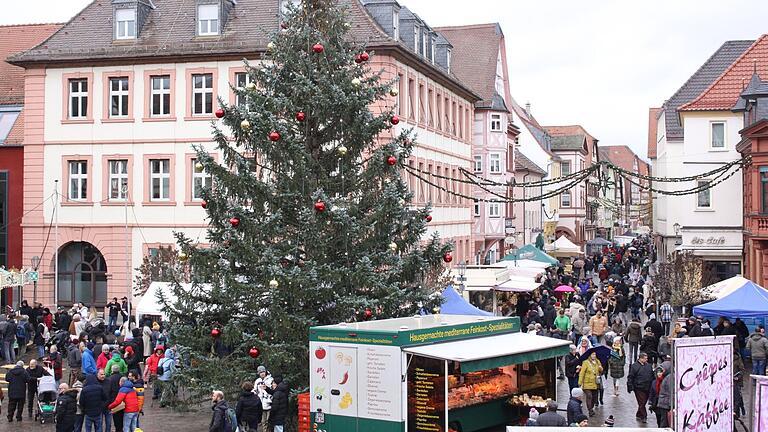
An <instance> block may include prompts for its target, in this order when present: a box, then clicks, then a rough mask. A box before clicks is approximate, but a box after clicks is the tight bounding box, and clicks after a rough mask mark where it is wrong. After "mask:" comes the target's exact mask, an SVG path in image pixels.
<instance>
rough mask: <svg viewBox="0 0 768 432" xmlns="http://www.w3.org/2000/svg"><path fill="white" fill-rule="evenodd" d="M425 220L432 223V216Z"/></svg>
mask: <svg viewBox="0 0 768 432" xmlns="http://www.w3.org/2000/svg"><path fill="white" fill-rule="evenodd" d="M424 220H425V221H427V223H429V222H432V215H427V217H425V218H424Z"/></svg>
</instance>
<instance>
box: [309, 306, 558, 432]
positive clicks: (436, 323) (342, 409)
mask: <svg viewBox="0 0 768 432" xmlns="http://www.w3.org/2000/svg"><path fill="white" fill-rule="evenodd" d="M568 344H569V342H568V341H563V340H559V339H553V338H547V337H542V336H536V335H531V334H526V333H521V332H520V320H519V319H518V318H501V317H477V316H464V315H432V316H425V317H411V318H398V319H391V320H381V321H371V322H364V323H354V324H339V325H334V326H323V327H313V328H312V329H310V411H311V415H310V418H311V421H312V423H313V430H323V431H326V432H336V431H338V432H341V431H344V432H354V431H361V432H362V431H366V432H367V431H372V432H377V431H391V432H403V431H408V432H448V431H459V432H473V431H479V430H483V429H486V428H489V427H494V426H506V425H512V424H519V422H520V420H521V419H523V418H524V417H525V416H527V414H528V412H529V411H530V408H531V407H535V408H537V409H540V410H542V411H543V410H544V408H545V405H546V400H547V399H554V398H555V395H556V385H557V380H556V379H555V370H556V363H555V359H556V358H557V357H559V356H562V355H565V354H567V353H568Z"/></svg>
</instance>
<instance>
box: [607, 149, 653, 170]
mask: <svg viewBox="0 0 768 432" xmlns="http://www.w3.org/2000/svg"><path fill="white" fill-rule="evenodd" d="M598 148H599V149H600V157H601V158H607V159H608V160H609V161H610V162H611V163H613V164H614V165H616V166H618V167H620V168H623V169H625V170H627V171H633V170H634V169H635V168H634V164H635V159H637V161H638V163H637V164H638V168H639V167H640V163H641V162H642V160H640V158H638V157H637V155H636V154H635V152H633V151H632V149H630V148H629V147H627V146H625V145H614V146H600V147H598Z"/></svg>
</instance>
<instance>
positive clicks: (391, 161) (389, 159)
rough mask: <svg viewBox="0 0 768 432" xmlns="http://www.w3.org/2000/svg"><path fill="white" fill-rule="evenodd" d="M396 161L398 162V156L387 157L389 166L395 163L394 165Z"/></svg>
mask: <svg viewBox="0 0 768 432" xmlns="http://www.w3.org/2000/svg"><path fill="white" fill-rule="evenodd" d="M396 163H397V158H396V157H394V156H389V157H388V158H387V165H389V166H393V165H394V164H396Z"/></svg>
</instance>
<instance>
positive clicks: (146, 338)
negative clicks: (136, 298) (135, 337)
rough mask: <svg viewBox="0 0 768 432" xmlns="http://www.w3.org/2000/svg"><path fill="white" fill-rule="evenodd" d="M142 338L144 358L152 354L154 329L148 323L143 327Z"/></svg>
mask: <svg viewBox="0 0 768 432" xmlns="http://www.w3.org/2000/svg"><path fill="white" fill-rule="evenodd" d="M141 339H142V342H143V343H144V353H143V354H144V359H145V360H146V358H147V357H149V356H151V355H152V329H150V328H149V326H148V325H147V323H145V324H144V327H143V328H142V329H141Z"/></svg>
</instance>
